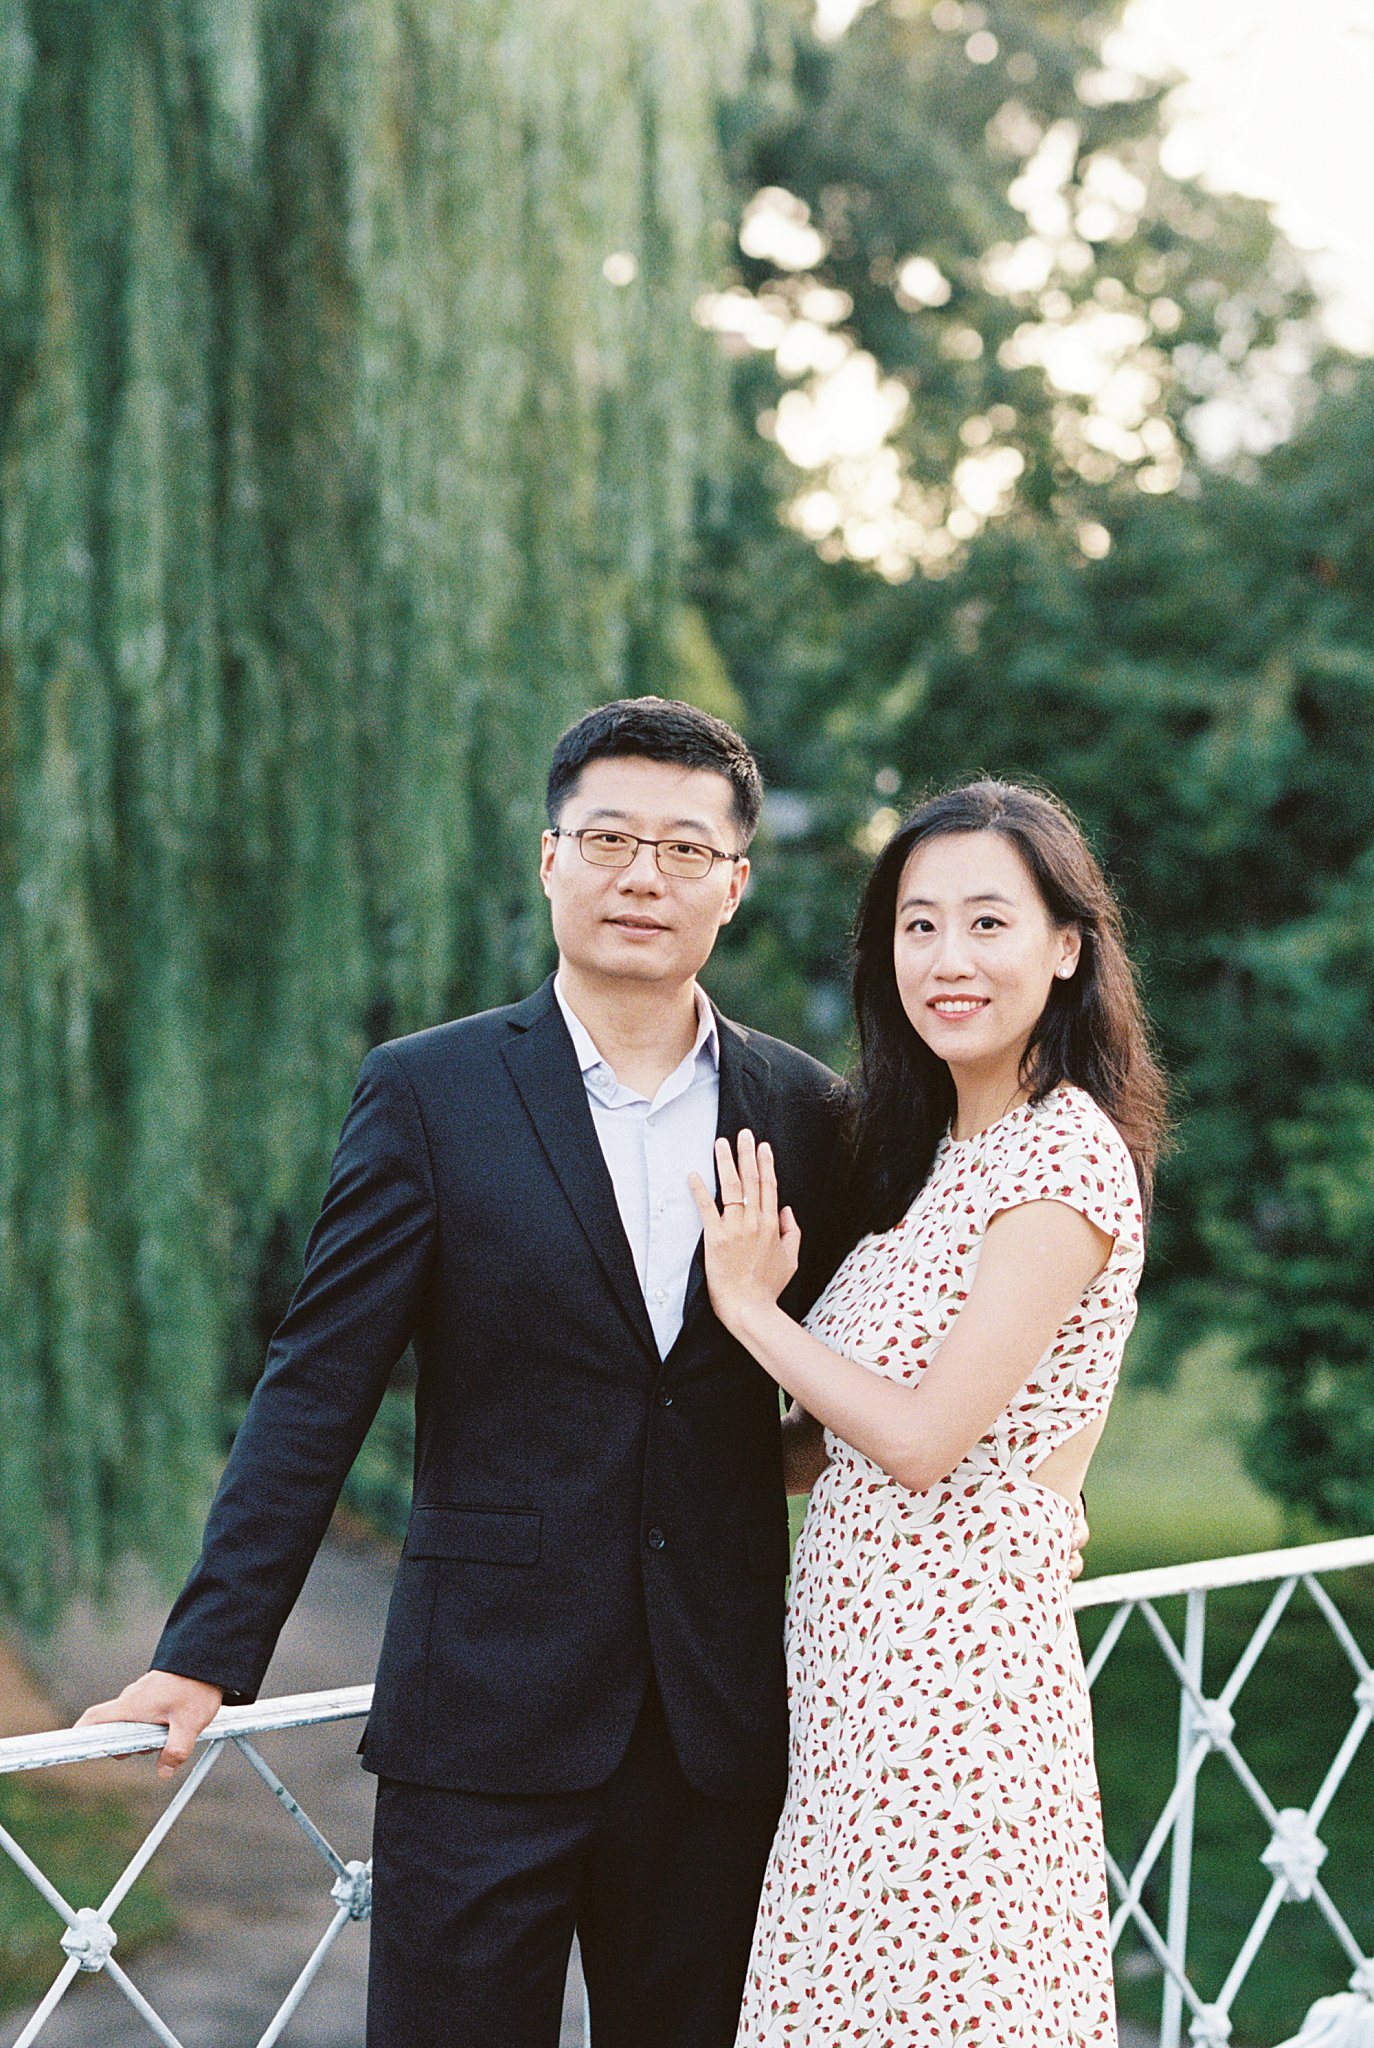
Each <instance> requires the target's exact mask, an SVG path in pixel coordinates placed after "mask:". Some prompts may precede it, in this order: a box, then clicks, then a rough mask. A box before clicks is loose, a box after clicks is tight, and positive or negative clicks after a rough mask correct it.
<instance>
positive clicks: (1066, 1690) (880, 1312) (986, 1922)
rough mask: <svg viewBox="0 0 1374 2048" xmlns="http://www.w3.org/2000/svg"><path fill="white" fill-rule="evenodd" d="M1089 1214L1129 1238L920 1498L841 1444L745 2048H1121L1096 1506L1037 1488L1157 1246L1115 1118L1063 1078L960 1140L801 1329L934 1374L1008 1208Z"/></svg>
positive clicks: (1110, 1364) (819, 1532)
mask: <svg viewBox="0 0 1374 2048" xmlns="http://www.w3.org/2000/svg"><path fill="white" fill-rule="evenodd" d="M1042 1200H1051V1201H1057V1202H1065V1203H1067V1204H1068V1205H1069V1206H1070V1207H1071V1208H1074V1209H1077V1210H1079V1211H1081V1213H1082V1214H1083V1215H1085V1216H1087V1217H1089V1218H1090V1219H1091V1221H1092V1222H1094V1223H1095V1224H1096V1225H1097V1226H1098V1227H1099V1229H1101V1230H1103V1231H1105V1232H1106V1233H1107V1234H1108V1235H1109V1236H1110V1237H1111V1238H1112V1240H1113V1246H1112V1251H1111V1255H1110V1257H1109V1259H1108V1261H1107V1264H1106V1267H1105V1268H1104V1270H1103V1271H1102V1273H1101V1274H1100V1275H1099V1276H1098V1278H1097V1279H1096V1280H1095V1281H1094V1282H1093V1284H1092V1286H1091V1287H1090V1288H1089V1289H1088V1291H1087V1292H1086V1294H1085V1295H1084V1296H1083V1298H1082V1300H1081V1301H1080V1302H1079V1304H1078V1306H1077V1308H1076V1309H1075V1310H1074V1312H1073V1314H1072V1315H1071V1316H1070V1317H1069V1319H1068V1321H1067V1322H1066V1323H1065V1324H1064V1326H1063V1328H1062V1329H1061V1330H1060V1332H1059V1334H1058V1336H1057V1337H1056V1339H1055V1341H1054V1343H1053V1344H1052V1345H1051V1346H1050V1348H1049V1350H1048V1351H1047V1352H1046V1353H1045V1355H1044V1357H1043V1358H1041V1360H1040V1361H1039V1363H1038V1364H1037V1365H1036V1367H1035V1369H1034V1371H1033V1372H1032V1374H1031V1377H1030V1380H1029V1382H1028V1384H1027V1385H1026V1386H1025V1387H1024V1388H1023V1389H1022V1390H1021V1392H1020V1393H1019V1394H1018V1395H1017V1396H1016V1397H1015V1399H1014V1400H1013V1401H1012V1402H1011V1403H1010V1404H1009V1406H1008V1407H1007V1408H1006V1409H1005V1410H1004V1411H1003V1413H1002V1414H1001V1415H1000V1416H999V1417H998V1419H997V1421H996V1422H995V1423H994V1424H993V1426H992V1428H991V1429H990V1430H989V1432H988V1434H987V1435H986V1436H985V1437H983V1438H982V1440H981V1441H980V1442H979V1443H977V1444H975V1445H974V1447H973V1449H972V1450H971V1451H969V1453H968V1454H967V1456H966V1457H965V1458H964V1459H963V1460H962V1462H961V1463H960V1464H959V1465H958V1466H957V1467H956V1468H955V1470H954V1471H953V1472H951V1473H950V1475H949V1476H948V1478H947V1479H945V1480H943V1481H942V1482H941V1483H940V1484H939V1485H937V1486H933V1487H931V1488H929V1489H928V1491H926V1492H924V1493H913V1492H911V1491H910V1490H909V1489H908V1488H906V1487H903V1486H900V1485H899V1484H898V1483H897V1482H896V1481H895V1480H893V1479H891V1478H889V1477H888V1476H887V1474H886V1473H884V1472H883V1471H882V1470H881V1469H880V1468H879V1467H878V1466H876V1465H874V1464H873V1463H872V1462H871V1461H870V1460H869V1459H867V1458H865V1457H863V1456H862V1455H861V1454H860V1453H859V1452H857V1451H854V1450H851V1449H850V1447H849V1446H848V1445H847V1444H845V1443H842V1442H841V1441H840V1440H839V1439H838V1438H837V1437H834V1436H832V1435H830V1433H829V1432H827V1435H826V1445H827V1449H828V1450H829V1453H830V1464H829V1465H828V1466H827V1468H826V1470H825V1471H824V1473H823V1474H822V1475H821V1478H820V1479H819V1481H818V1482H817V1484H816V1487H815V1489H814V1491H813V1493H812V1495H811V1501H810V1505H809V1508H808V1510H807V1516H806V1522H805V1526H804V1527H803V1530H802V1534H801V1538H800V1540H799V1542H798V1545H797V1552H796V1557H795V1560H794V1564H793V1576H792V1588H791V1595H790V1600H789V1608H788V1683H789V1691H790V1699H791V1715H792V1735H791V1763H790V1774H789V1783H788V1792H787V1800H786V1804H785V1806H784V1808H783V1813H782V1818H781V1820H780V1822H779V1824H778V1833H777V1838H776V1841H775V1842H774V1845H773V1854H772V1859H771V1862H770V1864H769V1868H768V1874H767V1878H766V1880H765V1885H764V1892H763V1899H762V1903H761V1906H760V1911H759V1920H758V1926H757V1929H756V1931H755V1935H754V1946H753V1953H752V1955H751V1958H750V1965H749V1978H748V1984H747V1988H746V1992H745V1999H744V2008H743V2013H742V2016H741V2020H740V2028H739V2034H738V2039H737V2048H821V2044H823V2043H824V2044H830V2043H846V2044H854V2048H1089V2044H1091V2048H1115V2042H1116V2026H1115V2020H1114V2016H1113V2001H1112V1978H1111V1958H1110V1954H1109V1949H1108V1909H1107V1896H1106V1879H1105V1873H1104V1868H1103V1857H1102V1840H1101V1823H1100V1816H1099V1811H1098V1801H1097V1782H1096V1776H1095V1773H1094V1768H1093V1757H1092V1723H1091V1718H1090V1712H1089V1700H1088V1691H1087V1686H1086V1684H1085V1682H1084V1677H1083V1666H1082V1660H1081V1658H1080V1655H1079V1650H1078V1639H1077V1635H1076V1633H1075V1630H1074V1625H1073V1619H1072V1615H1071V1613H1070V1609H1069V1602H1068V1592H1069V1564H1070V1559H1071V1555H1072V1540H1073V1527H1074V1508H1073V1505H1072V1503H1071V1502H1070V1501H1069V1500H1067V1499H1066V1498H1065V1497H1064V1496H1063V1495H1062V1494H1059V1493H1056V1492H1053V1491H1051V1490H1050V1489H1049V1488H1048V1487H1045V1486H1041V1485H1038V1484H1037V1483H1036V1480H1035V1478H1034V1473H1035V1471H1036V1468H1037V1467H1038V1466H1039V1465H1040V1464H1041V1463H1042V1462H1043V1460H1044V1459H1045V1458H1046V1457H1047V1456H1048V1455H1049V1453H1050V1452H1051V1451H1053V1450H1054V1449H1055V1448H1056V1447H1057V1446H1058V1445H1060V1444H1062V1443H1065V1442H1067V1440H1068V1439H1069V1438H1070V1437H1072V1436H1073V1435H1074V1434H1075V1433H1076V1432H1077V1431H1078V1430H1080V1429H1082V1428H1083V1427H1084V1426H1085V1425H1086V1424H1088V1423H1091V1422H1094V1421H1096V1420H1097V1419H1098V1418H1099V1417H1101V1416H1102V1415H1103V1414H1105V1412H1106V1409H1107V1404H1108V1402H1109V1401H1110V1399H1111V1395H1112V1390H1113V1387H1114V1386H1115V1383H1116V1379H1117V1374H1118V1371H1119V1369H1120V1364H1121V1354H1122V1349H1123V1347H1124V1345H1125V1341H1126V1337H1127V1334H1128V1332H1129V1330H1130V1328H1131V1324H1132V1322H1133V1321H1134V1319H1135V1289H1136V1282H1137V1280H1138V1278H1139V1274H1140V1267H1141V1260H1142V1249H1143V1228H1142V1219H1141V1208H1140V1195H1139V1190H1138V1187H1137V1183H1136V1176H1135V1171H1134V1168H1133V1166H1132V1163H1131V1159H1130V1154H1129V1153H1128V1151H1127V1149H1126V1146H1125V1143H1124V1141H1123V1140H1122V1138H1121V1136H1120V1133H1119V1132H1118V1131H1117V1130H1116V1128H1115V1126H1114V1125H1113V1124H1112V1123H1111V1122H1110V1120H1109V1119H1108V1118H1107V1116H1106V1115H1105V1114H1104V1112H1103V1111H1102V1110H1101V1109H1099V1108H1098V1106H1097V1104H1096V1103H1095V1102H1094V1101H1093V1100H1092V1098H1091V1097H1090V1096H1089V1095H1087V1094H1085V1093H1084V1092H1083V1091H1082V1090H1081V1089H1078V1088H1075V1087H1072V1086H1070V1085H1068V1084H1062V1085H1061V1086H1059V1087H1057V1088H1055V1089H1053V1090H1052V1091H1051V1092H1050V1093H1049V1094H1048V1095H1047V1096H1046V1097H1045V1098H1044V1100H1043V1101H1041V1102H1039V1103H1026V1104H1023V1105H1022V1106H1021V1107H1020V1108H1017V1109H1014V1110H1012V1111H1010V1112H1009V1113H1008V1114H1007V1115H1006V1116H1004V1117H1002V1118H1000V1119H999V1120H998V1121H997V1122H996V1123H994V1124H992V1125H991V1126H989V1128H988V1129H987V1130H985V1131H981V1132H979V1133H978V1134H977V1135H975V1136H974V1137H972V1138H969V1139H966V1140H964V1141H962V1142H955V1141H953V1140H951V1139H949V1138H946V1139H945V1140H944V1141H943V1142H942V1144H941V1146H940V1148H939V1150H938V1151H937V1153H936V1156H935V1162H934V1165H933V1168H932V1171H931V1174H930V1177H929V1179H928V1180H927V1182H926V1185H925V1186H924V1187H923V1188H922V1189H921V1191H920V1193H919V1194H918V1195H917V1197H916V1199H915V1201H914V1202H913V1203H912V1205H911V1208H910V1209H909V1210H908V1212H907V1214H906V1216H905V1217H904V1218H903V1220H902V1221H901V1222H900V1223H899V1224H898V1225H897V1226H896V1228H895V1229H893V1230H890V1231H886V1232H883V1233H881V1234H878V1235H872V1236H869V1237H866V1238H864V1239H863V1240H862V1241H861V1242H860V1243H859V1244H858V1245H856V1246H855V1248H854V1250H853V1251H852V1252H851V1253H850V1254H849V1256H848V1258H847V1259H846V1260H845V1262H844V1264H843V1265H842V1266H841V1267H840V1269H839V1271H838V1272H837V1273H836V1275H835V1277H834V1279H833V1280H832V1281H831V1282H830V1285H829V1286H828V1287H827V1289H826V1290H825V1292H824V1294H823V1295H822V1296H821V1298H820V1300H819V1301H818V1302H817V1303H816V1305H815V1307H814V1308H813V1309H812V1311H811V1313H810V1315H809V1316H808V1318H807V1322H808V1326H809V1327H810V1329H811V1330H813V1331H814V1332H815V1334H816V1335H817V1336H819V1337H820V1338H822V1339H823V1340H824V1341H825V1342H826V1343H827V1344H829V1345H831V1346H832V1347H833V1348H834V1349H835V1350H837V1351H841V1352H844V1353H846V1354H847V1355H848V1356H849V1357H851V1358H855V1359H858V1360H860V1361H861V1362H862V1363H863V1364H865V1365H867V1366H868V1367H869V1368H870V1369H871V1370H872V1371H873V1372H876V1373H881V1374H883V1375H885V1376H886V1377H888V1378H891V1379H898V1380H903V1381H906V1382H908V1383H912V1384H914V1383H915V1382H917V1381H919V1379H920V1376H921V1373H922V1371H923V1370H924V1368H925V1366H926V1364H927V1363H928V1362H929V1360H930V1358H931V1357H932V1355H933V1354H934V1352H935V1351H936V1349H937V1348H938V1346H939V1343H940V1340H941V1338H942V1337H944V1336H945V1334H946V1333H947V1332H948V1330H949V1328H950V1326H951V1324H952V1323H953V1321H954V1318H955V1317H956V1316H957V1314H958V1313H959V1307H960V1304H961V1303H962V1301H963V1300H964V1299H965V1297H966V1295H967V1293H968V1291H969V1288H970V1286H971V1284H972V1281H973V1276H974V1274H975V1272H976V1270H977V1265H978V1256H979V1251H980V1248H981V1244H982V1238H983V1233H984V1232H985V1230H986V1229H987V1226H988V1224H989V1222H990V1221H991V1220H992V1218H993V1217H994V1216H996V1215H997V1214H998V1213H999V1212H1000V1211H1002V1210H1004V1209H1010V1208H1014V1207H1016V1206H1017V1205H1019V1204H1021V1203H1024V1202H1034V1201H1042Z"/></svg>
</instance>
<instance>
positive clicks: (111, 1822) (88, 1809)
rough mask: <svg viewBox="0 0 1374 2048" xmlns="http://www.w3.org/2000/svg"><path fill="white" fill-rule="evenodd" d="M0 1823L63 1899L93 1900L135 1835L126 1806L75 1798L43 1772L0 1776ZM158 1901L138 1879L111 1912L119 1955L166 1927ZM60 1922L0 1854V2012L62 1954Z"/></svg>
mask: <svg viewBox="0 0 1374 2048" xmlns="http://www.w3.org/2000/svg"><path fill="white" fill-rule="evenodd" d="M0 1826H3V1827H5V1828H7V1829H8V1830H9V1832H10V1833H11V1834H12V1835H13V1836H14V1837H15V1840H16V1841H18V1842H19V1843H20V1844H21V1845H22V1846H23V1848H25V1849H26V1850H27V1851H28V1853H29V1855H30V1856H32V1857H33V1859H34V1861H35V1862H36V1863H37V1864H38V1865H39V1867H40V1869H42V1870H43V1871H44V1872H45V1873H46V1875H47V1876H48V1877H49V1878H50V1879H51V1880H52V1882H53V1883H54V1884H55V1885H56V1886H57V1888H58V1890H59V1891H60V1892H61V1893H62V1895H63V1897H64V1898H66V1899H69V1900H70V1901H71V1902H72V1903H73V1904H74V1905H76V1906H96V1905H99V1903H100V1901H101V1899H102V1898H104V1897H105V1895H106V1893H107V1892H108V1891H109V1889H110V1887H111V1885H112V1884H113V1883H114V1881H115V1879H116V1878H117V1877H118V1876H119V1874H120V1872H121V1871H122V1870H123V1868H124V1866H125V1864H126V1863H127V1862H128V1859H129V1857H130V1855H131V1854H132V1853H133V1851H134V1849H135V1848H136V1847H137V1844H138V1841H139V1833H140V1831H139V1828H138V1826H137V1824H136V1822H135V1820H134V1817H133V1815H132V1814H131V1813H130V1812H129V1811H128V1809H127V1808H126V1807H124V1806H122V1805H121V1804H120V1802H119V1801H118V1800H114V1799H91V1798H89V1797H85V1798H77V1797H75V1796H74V1795H73V1794H72V1793H70V1792H68V1791H66V1790H65V1789H59V1787H58V1785H57V1784H56V1783H55V1782H54V1781H53V1774H52V1773H51V1772H36V1773H32V1774H30V1775H28V1776H23V1775H16V1776H12V1777H4V1778H0ZM173 1925H174V1922H173V1918H172V1915H171V1913H170V1911H169V1910H168V1907H167V1904H166V1901H165V1900H164V1899H163V1898H162V1896H161V1894H160V1893H159V1891H158V1889H157V1887H156V1885H155V1884H154V1883H153V1881H152V1880H151V1879H150V1878H147V1877H143V1878H140V1879H139V1881H138V1883H137V1884H136V1885H135V1886H134V1887H133V1890H132V1891H131V1892H130V1893H129V1896H128V1898H127V1899H125V1900H124V1902H123V1904H122V1905H121V1906H120V1908H119V1910H118V1912H117V1913H116V1915H115V1932H116V1933H117V1934H118V1936H119V1960H120V1961H121V1962H125V1961H127V1960H128V1959H129V1957H131V1956H134V1955H137V1953H138V1951H139V1949H140V1948H141V1947H142V1946H143V1945H144V1943H145V1942H147V1941H150V1940H154V1939H156V1938H157V1937H159V1936H161V1935H166V1934H169V1933H171V1931H172V1928H173ZM62 1931H63V1930H62V1922H61V1921H60V1920H59V1919H58V1917H57V1915H56V1913H54V1911H53V1909H52V1907H51V1906H50V1905H49V1904H48V1903H47V1900H46V1899H43V1898H40V1897H39V1895H38V1893H37V1892H36V1891H35V1890H34V1888H33V1886H32V1885H31V1884H30V1883H29V1880H28V1879H27V1878H26V1877H25V1876H24V1875H23V1874H22V1872H20V1871H19V1870H18V1869H17V1868H16V1867H15V1865H14V1864H13V1863H12V1862H11V1861H10V1859H9V1857H8V1856H6V1857H4V1858H3V1859H0V2012H5V2011H7V2010H8V2009H9V2008H10V2007H11V2006H15V2005H20V2004H23V2003H25V2002H26V2001H28V2000H31V1999H32V2000H36V1999H37V1998H38V1997H39V1995H40V1994H41V1993H42V1992H44V1991H46V1990H47V1988H48V1986H49V1984H51V1982H52V1980H53V1978H54V1977H55V1976H56V1975H57V1972H58V1970H59V1969H60V1967H61V1965H62V1962H63V1960H64V1958H63V1954H62V1949H61V1946H60V1937H61V1934H62Z"/></svg>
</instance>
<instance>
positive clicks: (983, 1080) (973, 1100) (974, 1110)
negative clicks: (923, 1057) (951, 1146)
mask: <svg viewBox="0 0 1374 2048" xmlns="http://www.w3.org/2000/svg"><path fill="white" fill-rule="evenodd" d="M1030 1092H1031V1091H1030V1089H1029V1087H1028V1086H1027V1085H1026V1083H1025V1081H1024V1080H1023V1079H1022V1078H1021V1070H1020V1066H1019V1064H1018V1065H1017V1067H1016V1068H1015V1069H1014V1070H1009V1069H1008V1068H1006V1067H1005V1066H1000V1067H998V1068H997V1069H996V1071H994V1072H991V1073H976V1074H975V1073H967V1074H956V1075H955V1076H954V1095H955V1106H954V1121H953V1124H952V1125H951V1135H952V1136H953V1137H954V1139H955V1140H956V1142H959V1143H962V1142H963V1140H964V1139H965V1138H976V1137H977V1135H978V1133H979V1131H985V1130H986V1129H987V1127H988V1125H989V1124H995V1123H996V1122H997V1120H998V1118H999V1117H1003V1116H1005V1115H1006V1114H1007V1111H1008V1110H1011V1109H1016V1108H1018V1107H1019V1106H1020V1104H1021V1103H1023V1102H1028V1101H1029V1100H1030Z"/></svg>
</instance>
